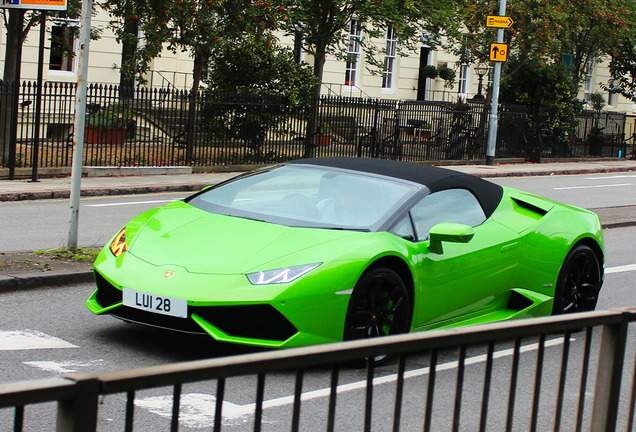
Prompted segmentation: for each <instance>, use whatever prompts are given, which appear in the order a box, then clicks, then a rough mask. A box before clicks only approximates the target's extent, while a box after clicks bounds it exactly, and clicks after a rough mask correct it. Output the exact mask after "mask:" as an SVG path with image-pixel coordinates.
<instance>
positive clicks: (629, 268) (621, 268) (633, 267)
mask: <svg viewBox="0 0 636 432" xmlns="http://www.w3.org/2000/svg"><path fill="white" fill-rule="evenodd" d="M628 271H636V264H627V265H622V266H616V267H609V268H606V269H605V274H612V273H623V272H628Z"/></svg>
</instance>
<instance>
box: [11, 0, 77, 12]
mask: <svg viewBox="0 0 636 432" xmlns="http://www.w3.org/2000/svg"><path fill="white" fill-rule="evenodd" d="M67 6H68V0H0V8H5V9H33V10H51V11H63V10H66V9H67Z"/></svg>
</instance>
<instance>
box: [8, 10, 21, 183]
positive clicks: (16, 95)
mask: <svg viewBox="0 0 636 432" xmlns="http://www.w3.org/2000/svg"><path fill="white" fill-rule="evenodd" d="M16 15H17V16H18V17H17V18H16V19H18V20H19V21H20V35H19V38H18V40H19V41H20V43H19V44H18V49H17V53H16V57H17V59H16V62H15V80H14V81H13V86H14V87H13V106H12V107H11V132H10V133H9V180H13V179H15V157H16V149H17V146H18V106H19V104H20V102H19V99H20V72H21V66H22V44H23V43H24V33H23V31H24V30H23V29H22V26H23V25H24V9H20V10H18V11H16Z"/></svg>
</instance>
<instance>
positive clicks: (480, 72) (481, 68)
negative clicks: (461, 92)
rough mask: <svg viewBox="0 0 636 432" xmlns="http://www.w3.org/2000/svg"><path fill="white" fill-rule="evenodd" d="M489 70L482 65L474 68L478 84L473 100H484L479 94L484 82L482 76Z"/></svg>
mask: <svg viewBox="0 0 636 432" xmlns="http://www.w3.org/2000/svg"><path fill="white" fill-rule="evenodd" d="M489 70H490V67H488V65H487V64H484V63H479V64H478V65H477V66H476V67H475V73H476V74H477V78H478V79H479V82H478V84H477V94H476V95H475V96H474V97H473V100H484V99H486V98H485V96H484V95H483V94H482V93H481V90H482V86H483V82H484V75H486V74H487V73H488V71H489Z"/></svg>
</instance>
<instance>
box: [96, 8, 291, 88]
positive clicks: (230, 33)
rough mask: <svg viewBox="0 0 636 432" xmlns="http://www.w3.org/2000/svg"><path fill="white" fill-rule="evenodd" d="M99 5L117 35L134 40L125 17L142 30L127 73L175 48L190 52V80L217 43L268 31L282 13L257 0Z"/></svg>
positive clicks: (204, 65)
mask: <svg viewBox="0 0 636 432" xmlns="http://www.w3.org/2000/svg"><path fill="white" fill-rule="evenodd" d="M104 7H106V8H107V10H108V11H109V13H110V14H111V16H112V17H113V18H114V20H113V21H112V22H111V26H112V28H113V29H114V30H115V33H116V34H117V37H118V40H120V41H121V40H123V39H125V40H126V42H128V43H133V44H136V43H137V42H138V38H137V35H136V34H131V33H129V32H126V23H127V22H129V21H130V20H134V21H136V22H137V23H138V27H139V29H140V30H141V31H142V32H143V35H144V41H143V46H142V47H141V48H140V49H139V50H137V51H136V52H135V55H134V58H133V61H132V62H131V63H129V64H127V65H123V66H122V68H123V69H125V71H126V72H127V73H129V74H138V75H141V74H143V73H144V72H146V71H147V70H148V68H149V67H150V65H151V62H152V60H153V59H154V58H156V57H158V56H159V55H160V54H161V51H162V49H163V48H164V47H166V48H167V49H169V50H170V51H172V52H175V53H176V52H183V51H188V52H189V53H190V55H191V56H192V58H193V59H194V63H195V65H194V68H195V70H194V74H195V80H197V79H199V78H201V77H202V73H203V71H205V69H206V68H207V66H208V62H209V61H210V59H211V58H213V56H214V54H215V53H216V52H217V51H218V49H219V48H220V47H222V46H223V45H224V44H227V43H234V42H236V41H240V40H242V39H243V38H244V37H245V36H246V35H250V34H257V35H265V34H267V33H268V32H269V31H270V30H271V29H272V28H274V27H275V25H276V23H277V22H278V19H279V14H281V13H282V12H283V10H281V9H280V8H279V7H277V6H276V5H273V4H272V3H266V2H263V1H260V0H258V1H253V0H217V1H214V2H212V1H208V0H177V1H174V0H150V1H146V0H123V1H122V0H106V1H105V2H104ZM197 86H198V83H197Z"/></svg>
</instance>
